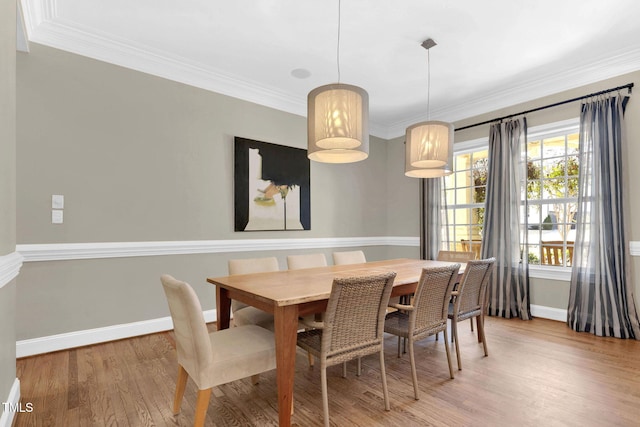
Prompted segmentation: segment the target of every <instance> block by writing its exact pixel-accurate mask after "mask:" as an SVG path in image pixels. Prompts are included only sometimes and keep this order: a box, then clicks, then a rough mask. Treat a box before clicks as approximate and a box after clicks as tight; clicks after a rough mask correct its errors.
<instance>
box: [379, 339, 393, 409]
mask: <svg viewBox="0 0 640 427" xmlns="http://www.w3.org/2000/svg"><path fill="white" fill-rule="evenodd" d="M380 376H381V377H382V395H383V396H384V410H385V411H390V410H391V405H390V404H389V390H388V389H387V371H386V370H385V367H384V351H383V350H382V349H380Z"/></svg>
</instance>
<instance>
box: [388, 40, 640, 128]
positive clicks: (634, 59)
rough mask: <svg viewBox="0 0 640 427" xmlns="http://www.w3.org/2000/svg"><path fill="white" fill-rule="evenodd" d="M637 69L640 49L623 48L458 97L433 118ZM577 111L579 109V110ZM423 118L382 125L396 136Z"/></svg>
mask: <svg viewBox="0 0 640 427" xmlns="http://www.w3.org/2000/svg"><path fill="white" fill-rule="evenodd" d="M637 70H640V49H637V48H633V49H621V50H619V51H617V53H616V54H615V55H613V56H611V57H607V58H604V59H601V60H598V61H595V62H593V63H591V64H586V65H580V66H576V67H573V68H571V69H567V70H564V71H560V72H557V73H555V72H554V73H553V74H551V73H549V74H546V75H541V76H539V77H538V78H536V79H530V80H523V81H522V82H519V83H518V85H517V86H507V87H505V88H504V89H502V90H498V91H496V90H493V91H486V92H482V93H479V94H478V95H477V96H475V97H473V98H468V99H465V100H464V102H460V101H456V102H453V103H450V104H447V105H444V106H443V107H440V108H437V109H432V110H431V118H432V119H433V120H444V121H447V122H455V121H458V120H462V119H466V118H469V117H475V116H478V115H481V114H485V113H488V112H491V111H496V110H499V109H502V108H507V107H511V106H514V105H517V104H520V103H524V102H529V101H532V100H535V99H539V98H543V97H545V96H549V95H554V94H557V93H560V92H564V91H567V90H571V89H576V88H578V87H581V86H585V85H589V84H593V83H597V82H600V81H603V80H606V79H610V78H613V77H617V76H621V75H623V74H627V73H631V72H634V71H637ZM585 95H586V94H585ZM577 115H578V110H576V116H577ZM423 120H425V116H424V114H419V115H416V116H413V117H410V118H407V119H406V120H402V121H400V122H396V123H389V124H387V125H386V126H381V128H383V129H385V130H386V133H385V136H383V137H384V138H386V139H392V138H396V137H398V136H400V135H404V134H405V131H406V128H407V127H408V126H411V125H413V124H415V123H418V122H420V121H423Z"/></svg>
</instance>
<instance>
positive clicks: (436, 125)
mask: <svg viewBox="0 0 640 427" xmlns="http://www.w3.org/2000/svg"><path fill="white" fill-rule="evenodd" d="M406 137H407V139H406V141H407V148H406V149H407V152H408V153H409V156H410V161H411V166H413V167H416V168H434V167H440V166H443V165H445V164H446V163H447V161H448V160H449V151H450V150H451V148H450V145H451V144H450V143H451V142H452V141H453V125H452V124H451V123H446V122H437V121H430V122H422V123H416V124H415V125H412V126H409V127H408V128H407V135H406Z"/></svg>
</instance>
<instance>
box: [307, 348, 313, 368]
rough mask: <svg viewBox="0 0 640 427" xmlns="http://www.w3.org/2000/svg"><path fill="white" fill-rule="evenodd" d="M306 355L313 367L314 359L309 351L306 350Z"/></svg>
mask: <svg viewBox="0 0 640 427" xmlns="http://www.w3.org/2000/svg"><path fill="white" fill-rule="evenodd" d="M307 357H308V358H309V366H310V367H312V368H313V363H314V359H313V354H311V352H310V351H307Z"/></svg>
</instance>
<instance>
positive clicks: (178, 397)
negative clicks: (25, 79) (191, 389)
mask: <svg viewBox="0 0 640 427" xmlns="http://www.w3.org/2000/svg"><path fill="white" fill-rule="evenodd" d="M188 379H189V374H187V371H186V370H185V369H184V368H183V367H182V365H178V379H177V380H176V394H175V397H174V398H173V415H178V414H179V413H180V406H182V398H183V397H184V390H185V388H186V387H187V380H188Z"/></svg>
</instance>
